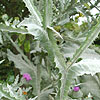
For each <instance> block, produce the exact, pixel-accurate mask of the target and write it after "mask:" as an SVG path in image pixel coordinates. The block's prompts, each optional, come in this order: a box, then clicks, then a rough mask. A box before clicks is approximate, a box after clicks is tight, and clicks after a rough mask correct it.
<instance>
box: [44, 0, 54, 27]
mask: <svg viewBox="0 0 100 100" xmlns="http://www.w3.org/2000/svg"><path fill="white" fill-rule="evenodd" d="M44 3H45V4H44V16H43V25H44V28H46V27H47V26H49V25H51V22H52V15H53V13H52V7H53V6H52V5H53V1H52V0H45V2H44Z"/></svg>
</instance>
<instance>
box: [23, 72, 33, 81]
mask: <svg viewBox="0 0 100 100" xmlns="http://www.w3.org/2000/svg"><path fill="white" fill-rule="evenodd" d="M23 78H24V79H26V81H30V80H32V78H31V76H30V74H28V73H24V74H23Z"/></svg>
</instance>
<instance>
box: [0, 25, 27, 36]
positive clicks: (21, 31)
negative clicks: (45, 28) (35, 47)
mask: <svg viewBox="0 0 100 100" xmlns="http://www.w3.org/2000/svg"><path fill="white" fill-rule="evenodd" d="M0 30H2V31H7V32H17V33H26V34H27V33H28V31H27V30H26V29H21V28H13V27H11V26H6V25H5V24H0Z"/></svg>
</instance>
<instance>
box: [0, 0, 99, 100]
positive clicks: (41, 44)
mask: <svg viewBox="0 0 100 100" xmlns="http://www.w3.org/2000/svg"><path fill="white" fill-rule="evenodd" d="M23 2H24V3H25V6H26V7H27V9H28V11H29V12H30V14H29V16H28V18H24V19H23V20H22V21H21V22H20V21H19V20H13V21H9V20H10V19H9V18H8V19H6V20H4V23H1V24H0V30H1V34H2V35H3V36H4V37H5V38H6V39H7V40H8V41H9V42H10V43H11V44H12V46H13V47H14V48H15V49H16V51H17V52H16V53H14V51H13V50H12V49H9V48H7V55H6V56H7V58H8V59H9V61H10V62H13V63H14V65H15V67H16V68H18V69H19V71H20V74H21V75H22V76H23V78H21V79H20V82H21V85H25V86H26V87H27V86H31V88H32V90H31V92H30V93H31V96H30V95H29V94H28V93H27V91H22V89H21V88H20V87H18V88H19V89H20V90H19V91H21V93H22V94H21V96H22V98H17V97H16V95H15V96H12V95H9V98H8V97H7V96H6V95H4V94H5V93H3V95H1V98H2V97H5V98H8V99H10V97H12V98H14V99H12V100H73V99H77V100H83V99H84V100H85V99H86V100H87V98H88V99H91V98H90V97H89V94H91V95H92V97H93V99H94V100H99V99H100V95H99V94H100V89H99V85H100V82H99V81H100V77H99V76H100V75H99V72H100V55H99V54H100V52H99V50H98V48H97V47H95V45H93V44H92V43H93V41H94V40H95V39H96V38H97V37H98V35H99V32H100V18H99V17H98V16H96V17H97V19H95V20H93V22H91V21H90V20H89V17H91V16H92V15H89V14H87V12H85V11H84V9H87V10H90V9H89V5H88V3H89V2H90V1H89V0H87V1H85V0H83V1H82V0H80V1H77V0H75V1H73V0H71V1H70V0H39V1H36V0H23ZM92 6H93V5H92ZM92 6H90V8H92ZM73 13H74V14H76V15H77V14H78V15H79V16H77V18H79V17H80V16H81V17H83V16H85V17H86V18H87V21H88V22H87V24H86V23H85V22H84V23H85V24H84V23H83V24H82V25H78V20H77V19H76V18H75V20H74V18H73V15H74V14H73ZM91 19H93V17H91ZM87 27H88V28H87ZM12 34H13V35H17V39H15V41H14V40H13V38H12ZM23 47H24V48H23ZM79 58H81V60H79ZM94 58H95V59H94ZM66 59H67V60H66ZM1 63H3V62H2V61H1ZM81 77H82V79H81ZM23 79H24V80H23ZM90 83H91V84H90ZM71 86H72V89H71ZM9 87H10V89H12V87H11V86H9ZM90 87H92V89H91V88H90ZM94 87H95V88H96V89H95V88H94ZM95 90H96V91H95ZM1 92H3V91H1ZM23 94H24V96H23ZM26 95H27V96H26ZM15 97H16V98H15Z"/></svg>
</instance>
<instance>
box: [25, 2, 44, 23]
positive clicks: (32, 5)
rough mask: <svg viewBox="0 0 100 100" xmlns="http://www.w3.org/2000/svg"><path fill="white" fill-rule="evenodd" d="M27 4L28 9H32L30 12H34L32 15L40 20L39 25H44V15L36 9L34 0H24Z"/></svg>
mask: <svg viewBox="0 0 100 100" xmlns="http://www.w3.org/2000/svg"><path fill="white" fill-rule="evenodd" d="M23 1H24V2H25V4H26V7H27V8H28V10H29V11H30V13H31V14H32V16H33V17H34V19H35V20H36V21H37V22H38V24H39V25H42V24H41V22H42V19H41V18H42V17H41V15H40V13H39V11H38V10H37V9H36V7H35V6H34V3H33V0H23Z"/></svg>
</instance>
